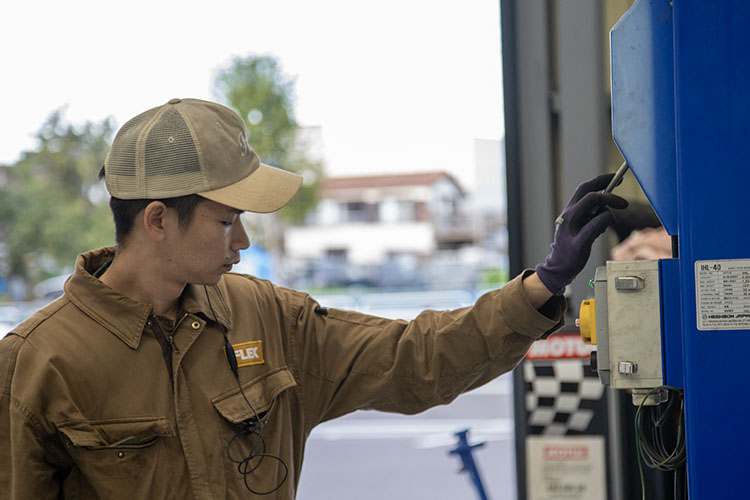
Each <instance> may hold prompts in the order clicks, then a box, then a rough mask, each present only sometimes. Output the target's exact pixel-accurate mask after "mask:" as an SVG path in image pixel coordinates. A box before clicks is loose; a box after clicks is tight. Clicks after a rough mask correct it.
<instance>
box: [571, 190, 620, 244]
mask: <svg viewBox="0 0 750 500" xmlns="http://www.w3.org/2000/svg"><path fill="white" fill-rule="evenodd" d="M605 196H607V195H604V194H602V193H600V192H593V193H587V194H586V195H585V196H584V197H583V198H582V199H581V200H580V201H579V202H578V203H576V204H575V205H574V206H573V207H571V209H570V210H568V211H567V212H566V213H565V214H564V215H563V218H564V219H567V220H568V222H569V224H570V230H571V231H572V232H573V233H574V234H575V233H578V232H579V231H580V230H581V229H582V228H583V226H585V225H586V224H587V223H588V222H589V221H590V220H591V219H593V218H594V217H595V216H597V215H599V214H600V213H601V212H602V210H606V205H605V203H604V197H605ZM613 196H616V195H613Z"/></svg>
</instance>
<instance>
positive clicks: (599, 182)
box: [568, 174, 615, 206]
mask: <svg viewBox="0 0 750 500" xmlns="http://www.w3.org/2000/svg"><path fill="white" fill-rule="evenodd" d="M614 176H615V174H602V175H600V176H598V177H594V178H593V179H591V180H588V181H586V182H584V183H581V184H579V185H578V187H577V188H576V190H575V192H574V193H573V196H572V197H571V198H570V202H568V206H571V205H574V204H576V203H578V201H579V200H580V199H581V198H583V197H584V196H586V194H588V193H591V192H592V191H601V190H602V189H604V188H605V187H607V184H609V182H610V181H611V180H612V178H613V177H614Z"/></svg>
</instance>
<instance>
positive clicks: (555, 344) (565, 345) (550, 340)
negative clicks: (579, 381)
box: [526, 334, 594, 361]
mask: <svg viewBox="0 0 750 500" xmlns="http://www.w3.org/2000/svg"><path fill="white" fill-rule="evenodd" d="M593 350H594V346H592V345H589V344H584V343H583V340H581V336H580V335H577V334H562V335H550V336H549V337H547V339H546V340H537V341H536V342H534V343H533V344H532V345H531V349H529V352H527V353H526V359H527V360H531V361H533V360H537V359H588V357H589V354H591V351H593Z"/></svg>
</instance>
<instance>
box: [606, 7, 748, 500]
mask: <svg viewBox="0 0 750 500" xmlns="http://www.w3.org/2000/svg"><path fill="white" fill-rule="evenodd" d="M670 33H671V37H670V36H668V35H670ZM665 35H667V36H665ZM612 49H613V52H612V67H613V69H612V75H613V77H612V94H613V130H614V132H615V135H616V137H615V140H616V141H617V143H618V146H620V148H621V150H622V152H623V155H625V157H626V159H627V160H628V163H629V164H630V165H631V168H633V172H634V173H635V174H636V177H637V178H638V180H639V182H640V183H641V186H642V187H643V188H644V191H645V192H646V193H647V196H649V200H650V201H651V202H652V205H654V208H655V209H656V210H657V213H658V214H659V217H660V218H661V220H662V222H663V223H664V226H665V227H666V228H667V230H668V232H669V233H670V234H672V235H676V236H677V237H678V243H679V245H678V249H679V258H678V259H676V260H677V263H676V266H675V263H674V262H670V263H666V262H665V266H663V268H662V276H663V278H664V277H666V278H668V279H669V280H670V282H669V283H666V284H663V287H662V292H663V294H678V295H679V300H674V297H671V296H670V297H667V296H666V295H665V296H663V299H665V300H666V302H665V304H667V305H668V306H669V307H668V308H665V310H668V311H670V312H671V315H672V316H675V317H679V319H676V318H674V317H670V318H663V324H664V325H665V327H664V328H665V329H666V330H670V332H667V331H665V332H664V333H665V334H667V333H670V335H671V328H675V327H676V328H678V329H679V330H680V333H681V340H682V342H681V343H680V342H672V343H669V342H668V343H669V344H670V345H671V346H673V347H675V346H677V347H675V348H672V349H667V350H666V351H667V352H666V353H665V354H666V355H665V363H666V366H665V374H666V376H667V377H666V378H667V380H670V381H677V382H680V381H681V382H684V391H685V420H686V437H687V471H688V487H689V497H690V499H691V500H704V499H714V498H748V487H747V479H746V477H745V474H746V469H747V466H746V463H747V450H749V449H750V433H749V432H747V431H746V427H747V422H748V421H750V398H749V397H747V395H745V394H744V391H743V390H742V388H743V387H744V385H745V384H744V380H745V378H746V371H745V367H746V366H747V364H748V353H750V321H748V320H747V318H748V315H750V230H748V227H747V226H748V223H747V215H746V214H747V212H748V199H750V192H749V190H750V166H748V162H749V161H750V64H748V63H747V60H748V57H749V55H750V1H748V0H721V1H715V2H714V1H705V0H672V1H669V0H638V1H637V2H636V3H635V4H634V6H633V7H632V8H631V11H629V13H628V14H626V16H624V17H623V19H622V20H621V22H619V23H618V25H616V26H615V28H613V33H612ZM633 55H634V56H637V57H631V56H633ZM672 130H673V132H672ZM673 166H674V167H673ZM727 269H733V271H732V272H727V271H726V270H727ZM712 273H713V274H712ZM699 296H700V297H702V298H701V300H702V301H703V302H700V301H699V300H698V297H699ZM669 325H671V327H669ZM665 338H666V339H669V338H670V336H666V337H665ZM667 347H669V345H668V346H667ZM677 350H681V351H682V352H681V359H677V358H675V355H676V354H677V352H676V351H677ZM680 371H681V372H682V373H679V372H680Z"/></svg>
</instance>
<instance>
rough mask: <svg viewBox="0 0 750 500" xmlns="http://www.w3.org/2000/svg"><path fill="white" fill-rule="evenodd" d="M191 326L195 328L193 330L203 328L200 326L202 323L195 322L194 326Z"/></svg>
mask: <svg viewBox="0 0 750 500" xmlns="http://www.w3.org/2000/svg"><path fill="white" fill-rule="evenodd" d="M190 326H192V327H193V330H197V329H198V328H200V327H201V324H200V323H198V322H197V321H193V324H192V325H190Z"/></svg>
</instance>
